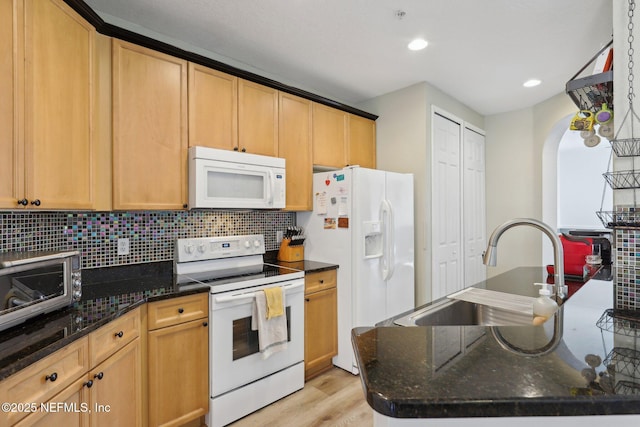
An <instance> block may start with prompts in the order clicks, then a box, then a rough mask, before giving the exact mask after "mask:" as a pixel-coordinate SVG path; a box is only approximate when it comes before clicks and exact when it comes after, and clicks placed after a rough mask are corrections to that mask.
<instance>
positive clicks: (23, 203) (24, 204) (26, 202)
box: [18, 199, 29, 206]
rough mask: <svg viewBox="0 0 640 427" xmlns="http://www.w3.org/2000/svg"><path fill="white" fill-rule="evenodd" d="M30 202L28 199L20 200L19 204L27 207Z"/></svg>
mask: <svg viewBox="0 0 640 427" xmlns="http://www.w3.org/2000/svg"><path fill="white" fill-rule="evenodd" d="M28 203H29V201H28V200H27V199H22V200H18V204H19V205H22V206H27V204H28Z"/></svg>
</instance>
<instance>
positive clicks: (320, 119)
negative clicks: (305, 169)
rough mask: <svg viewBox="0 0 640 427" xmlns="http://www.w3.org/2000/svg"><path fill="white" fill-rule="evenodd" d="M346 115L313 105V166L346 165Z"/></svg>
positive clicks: (335, 166) (338, 166)
mask: <svg viewBox="0 0 640 427" xmlns="http://www.w3.org/2000/svg"><path fill="white" fill-rule="evenodd" d="M347 119H348V116H347V113H345V112H344V111H341V110H337V109H335V108H331V107H327V106H326V105H322V104H318V103H313V164H314V165H320V166H327V167H334V168H343V167H345V166H346V165H347Z"/></svg>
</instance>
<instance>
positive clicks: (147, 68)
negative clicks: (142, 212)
mask: <svg viewBox="0 0 640 427" xmlns="http://www.w3.org/2000/svg"><path fill="white" fill-rule="evenodd" d="M186 203H187V62H186V61H184V60H181V59H178V58H174V57H172V56H169V55H165V54H161V53H159V52H156V51H153V50H150V49H146V48H143V47H140V46H136V45H134V44H131V43H126V42H123V41H120V40H113V207H114V209H183V208H184V207H185V206H186Z"/></svg>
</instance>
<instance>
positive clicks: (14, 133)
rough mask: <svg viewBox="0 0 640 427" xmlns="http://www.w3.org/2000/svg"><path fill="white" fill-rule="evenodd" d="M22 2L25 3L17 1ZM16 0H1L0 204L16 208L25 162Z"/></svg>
mask: <svg viewBox="0 0 640 427" xmlns="http://www.w3.org/2000/svg"><path fill="white" fill-rule="evenodd" d="M18 4H19V5H20V6H22V3H20V2H18ZM13 12H14V11H13V0H0V207H3V208H15V207H18V206H19V205H18V204H17V203H16V202H17V201H18V200H19V199H22V198H23V197H24V179H23V177H22V176H20V173H21V170H22V167H23V166H22V165H23V164H24V162H23V160H24V154H23V151H22V136H21V135H19V134H18V131H20V130H21V127H20V125H19V123H18V119H19V114H18V111H17V108H14V102H17V101H18V100H19V99H17V97H16V91H17V90H18V88H19V83H18V82H19V77H20V76H21V72H22V71H21V70H18V65H21V64H22V62H21V61H20V60H19V59H18V58H17V57H16V55H14V44H17V41H18V39H17V36H18V29H17V28H16V27H15V24H16V22H15V21H14V19H13Z"/></svg>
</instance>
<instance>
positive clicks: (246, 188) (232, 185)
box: [189, 147, 286, 209]
mask: <svg viewBox="0 0 640 427" xmlns="http://www.w3.org/2000/svg"><path fill="white" fill-rule="evenodd" d="M285 201H286V180H285V160H284V159H281V158H278V157H270V156H261V155H257V154H249V153H242V152H237V151H229V150H219V149H216V148H209V147H190V148H189V208H190V209H194V208H196V209H197V208H214V209H282V208H284V207H285Z"/></svg>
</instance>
